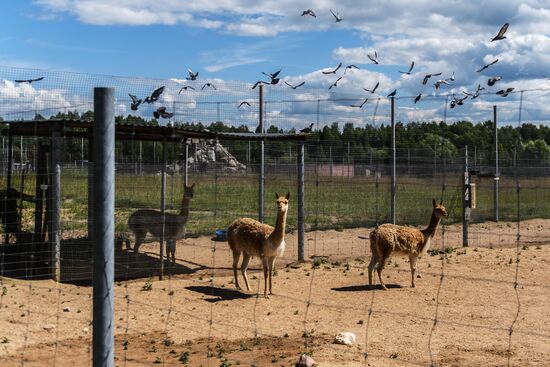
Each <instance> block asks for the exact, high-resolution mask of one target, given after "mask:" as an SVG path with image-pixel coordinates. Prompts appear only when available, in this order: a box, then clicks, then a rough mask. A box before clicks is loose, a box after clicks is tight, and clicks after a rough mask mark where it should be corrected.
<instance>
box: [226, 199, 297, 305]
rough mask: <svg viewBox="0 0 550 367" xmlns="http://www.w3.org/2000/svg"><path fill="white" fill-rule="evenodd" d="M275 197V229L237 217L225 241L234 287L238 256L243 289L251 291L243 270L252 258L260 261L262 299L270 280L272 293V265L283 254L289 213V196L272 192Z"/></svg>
mask: <svg viewBox="0 0 550 367" xmlns="http://www.w3.org/2000/svg"><path fill="white" fill-rule="evenodd" d="M275 197H276V198H277V222H276V223H275V228H273V227H272V226H270V225H268V224H263V223H260V222H258V221H257V220H254V219H250V218H239V219H237V220H235V221H234V222H233V223H231V225H230V226H229V228H228V229H227V242H229V247H231V251H233V275H234V277H235V286H236V287H237V289H241V287H240V286H239V280H238V278H237V266H238V264H239V258H240V257H241V253H242V254H243V262H242V264H241V272H242V274H243V277H244V282H245V284H246V289H247V290H248V291H250V290H251V289H250V284H249V283H248V277H247V275H246V269H247V268H248V263H249V262H250V258H251V257H252V256H258V257H259V258H260V259H261V260H262V269H263V271H264V297H266V298H269V297H268V295H267V289H268V288H267V281H268V279H269V294H273V293H272V288H271V278H272V275H273V266H274V265H275V259H276V258H277V257H279V256H281V255H282V254H283V252H284V251H285V226H286V216H287V213H288V199H289V197H290V193H287V194H286V196H285V197H283V196H279V194H277V193H275Z"/></svg>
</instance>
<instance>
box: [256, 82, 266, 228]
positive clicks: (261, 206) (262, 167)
mask: <svg viewBox="0 0 550 367" xmlns="http://www.w3.org/2000/svg"><path fill="white" fill-rule="evenodd" d="M259 93H260V103H259V105H260V111H259V112H260V113H259V130H260V134H263V132H264V107H263V106H264V87H263V85H261V84H260V92H259ZM264 144H265V142H264V139H261V140H260V182H259V183H258V186H259V187H258V192H259V194H258V195H259V198H258V206H259V207H258V217H259V219H258V220H259V221H260V222H262V223H263V222H264V220H265V215H264V196H265V195H264V185H265V156H264V153H265V151H264Z"/></svg>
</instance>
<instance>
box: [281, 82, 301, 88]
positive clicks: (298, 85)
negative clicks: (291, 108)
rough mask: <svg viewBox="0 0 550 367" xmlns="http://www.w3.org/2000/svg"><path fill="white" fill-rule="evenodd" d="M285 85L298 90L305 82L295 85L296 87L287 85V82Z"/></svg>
mask: <svg viewBox="0 0 550 367" xmlns="http://www.w3.org/2000/svg"><path fill="white" fill-rule="evenodd" d="M285 84H286V85H288V86H289V87H290V88H292V89H296V88H300V87H301V86H302V85H304V84H306V82H305V81H304V82H301V83H299V84H296V85H292V84H290V83H287V82H285Z"/></svg>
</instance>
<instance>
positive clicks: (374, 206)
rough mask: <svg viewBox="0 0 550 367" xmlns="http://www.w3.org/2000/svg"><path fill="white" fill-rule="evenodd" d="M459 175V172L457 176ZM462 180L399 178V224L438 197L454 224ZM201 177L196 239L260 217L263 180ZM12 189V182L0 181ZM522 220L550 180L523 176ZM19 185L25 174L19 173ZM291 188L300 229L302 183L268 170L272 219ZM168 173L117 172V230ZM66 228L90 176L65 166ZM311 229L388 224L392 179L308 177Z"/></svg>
mask: <svg viewBox="0 0 550 367" xmlns="http://www.w3.org/2000/svg"><path fill="white" fill-rule="evenodd" d="M456 176H458V175H456ZM459 179H460V178H459V177H451V178H448V179H447V185H446V187H445V190H442V186H443V185H442V179H441V178H440V177H436V178H432V177H427V178H411V177H406V176H402V177H398V192H397V221H398V222H399V223H403V224H412V225H417V224H426V223H427V221H428V219H429V215H430V212H431V205H432V199H436V200H438V201H439V200H441V198H443V203H444V205H445V206H446V207H447V209H448V212H449V218H448V219H447V222H448V223H450V222H458V221H460V220H461V208H462V203H461V201H460V197H459V195H460V192H461V186H460V181H459ZM190 182H191V183H192V182H195V183H196V187H195V196H194V198H193V200H192V201H191V214H192V215H191V217H190V220H189V223H188V226H187V233H188V234H189V235H191V236H193V235H200V234H213V232H214V230H215V229H216V228H226V227H227V226H228V225H229V224H230V223H231V221H233V220H234V219H235V218H238V217H241V216H249V217H252V218H257V212H258V177H257V176H256V175H253V174H249V175H244V174H243V175H239V176H234V175H232V176H228V175H215V174H200V175H192V176H190ZM493 182H494V181H493V180H492V179H478V180H477V208H476V209H474V210H473V211H472V221H473V222H479V221H485V220H491V219H492V217H493ZM0 184H1V185H3V186H5V182H2V180H0ZM520 184H521V191H520V211H521V219H527V218H535V217H539V218H550V204H548V203H549V202H550V200H549V199H550V179H548V178H522V179H521V180H520ZM34 185H35V183H34V177H33V176H32V175H30V174H28V175H27V177H26V178H25V192H26V193H29V194H30V193H33V192H34ZM13 186H14V187H15V188H17V189H18V190H19V189H20V186H21V181H20V176H19V174H17V173H16V174H15V175H14V180H13ZM287 191H289V192H290V212H289V216H288V228H289V230H293V229H295V228H296V219H297V181H296V177H295V176H289V175H267V176H266V187H265V214H266V222H267V223H270V224H273V223H274V222H275V210H276V208H275V194H274V193H275V192H279V193H280V194H285V193H286V192H287ZM160 192H161V177H160V176H157V175H143V176H135V175H127V174H118V175H117V176H116V199H115V205H116V215H115V223H116V229H117V230H119V231H125V230H126V229H127V226H126V221H127V219H128V216H129V215H130V214H131V213H132V212H133V211H134V210H136V209H139V208H153V209H159V208H160V200H161V196H160ZM181 195H182V177H180V176H174V177H171V176H168V178H167V187H166V205H167V206H166V207H167V210H168V211H169V212H177V211H178V210H179V207H180V203H181ZM62 198H63V203H62V228H63V229H64V230H82V233H83V234H84V233H85V230H86V226H87V213H88V211H87V177H86V174H85V172H84V171H71V170H64V171H63V173H62ZM24 208H26V209H25V210H24V215H23V218H24V221H25V223H24V229H25V228H27V229H30V228H32V223H33V219H32V216H33V210H32V205H31V204H30V203H24ZM305 215H306V218H305V220H306V229H307V230H310V229H315V228H319V229H328V228H332V229H337V230H341V229H343V228H351V227H359V226H370V225H373V224H374V223H376V222H377V221H378V222H386V221H388V220H389V217H390V184H389V178H387V177H384V178H383V179H382V180H380V183H379V186H378V188H377V187H376V184H375V181H374V178H373V177H354V178H347V177H346V178H339V177H332V178H330V177H321V178H320V179H319V184H318V185H317V184H316V180H315V177H314V176H308V177H307V178H306V187H305ZM516 218H517V196H516V186H515V181H514V180H513V178H512V177H502V178H501V180H500V219H501V220H515V219H516Z"/></svg>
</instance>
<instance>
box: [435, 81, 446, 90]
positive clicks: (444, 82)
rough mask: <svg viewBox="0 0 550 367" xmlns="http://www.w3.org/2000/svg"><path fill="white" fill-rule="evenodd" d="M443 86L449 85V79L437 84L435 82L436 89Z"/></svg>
mask: <svg viewBox="0 0 550 367" xmlns="http://www.w3.org/2000/svg"><path fill="white" fill-rule="evenodd" d="M442 84H446V85H449V82H448V81H447V79H439V80H438V81H437V82H435V84H434V85H435V89H436V90H438V89H439V88H440V87H441V85H442Z"/></svg>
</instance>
